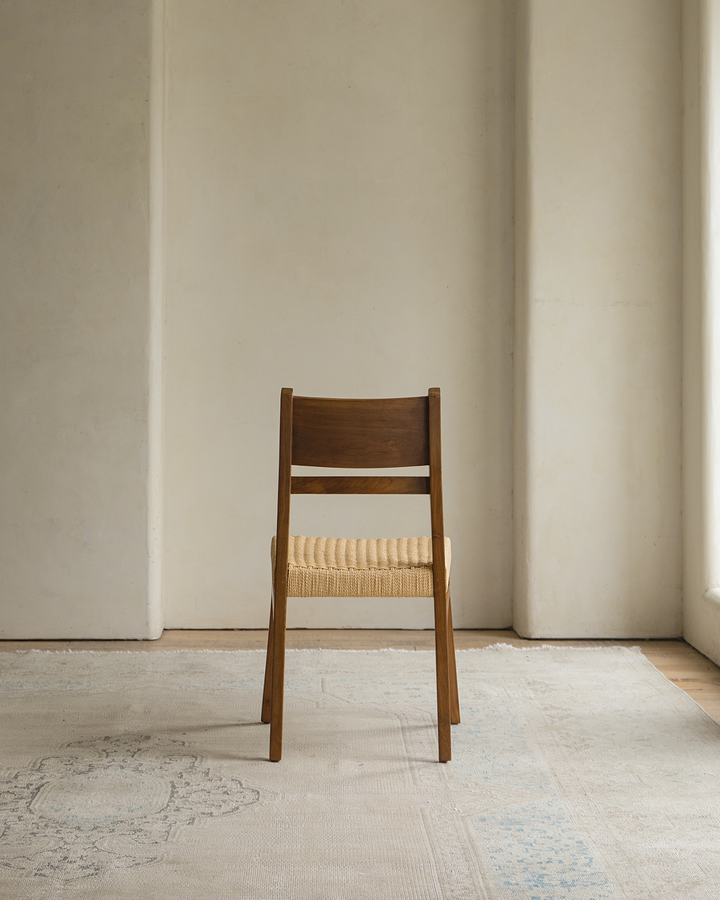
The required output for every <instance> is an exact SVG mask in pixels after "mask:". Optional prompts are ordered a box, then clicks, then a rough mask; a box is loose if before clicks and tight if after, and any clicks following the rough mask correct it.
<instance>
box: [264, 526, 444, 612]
mask: <svg viewBox="0 0 720 900" xmlns="http://www.w3.org/2000/svg"><path fill="white" fill-rule="evenodd" d="M275 547H276V538H274V537H273V539H272V544H271V549H270V555H271V558H272V566H273V573H274V572H275ZM450 552H451V551H450V538H448V537H446V538H445V585H446V587H447V586H449V584H450ZM287 589H288V597H432V596H433V572H432V540H431V538H429V537H416V538H376V539H368V538H357V539H350V538H326V537H304V536H302V535H290V541H289V544H288V575H287Z"/></svg>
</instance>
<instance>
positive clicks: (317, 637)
mask: <svg viewBox="0 0 720 900" xmlns="http://www.w3.org/2000/svg"><path fill="white" fill-rule="evenodd" d="M266 642H267V632H266V631H166V632H164V634H163V636H162V637H161V638H160V639H159V640H157V641H0V652H3V651H13V650H31V649H39V650H137V651H148V652H152V651H157V650H182V649H188V650H252V649H261V648H264V647H265V646H266ZM433 642H434V634H433V632H432V631H381V630H377V631H376V630H355V629H344V630H338V631H334V630H313V629H307V630H306V629H299V630H294V631H288V637H287V646H288V647H289V648H319V649H326V650H329V649H337V650H377V649H381V648H384V647H391V648H395V649H402V650H432V649H433V646H434V643H433ZM499 643H505V644H512V645H513V646H515V647H534V646H539V645H541V644H553V645H554V646H558V647H609V646H613V645H620V646H625V647H640V649H641V650H642V652H643V653H644V654H645V656H646V657H647V658H648V659H649V660H650V662H652V663H653V664H654V665H655V666H656V667H657V668H658V669H659V670H660V671H661V672H662V673H663V674H664V675H665V676H666V677H667V678H669V679H670V681H672V682H674V683H675V684H676V685H678V687H681V688H682V689H683V690H684V691H685V692H686V693H687V694H689V695H690V696H691V697H692V698H693V699H694V700H695V701H696V702H697V703H699V704H700V706H702V707H703V708H704V709H705V710H706V711H707V712H708V713H709V714H710V715H711V716H712V717H713V718H714V719H715V720H716V721H718V722H720V669H718V667H717V666H716V665H715V664H714V663H712V662H710V660H709V659H707V657H705V656H703V655H702V654H700V653H698V652H697V650H694V649H693V648H692V647H691V646H690V645H689V644H686V643H685V642H684V641H672V640H668V641H555V640H548V641H528V640H524V639H523V638H520V637H518V636H517V634H515V632H514V631H509V630H508V631H456V632H455V644H456V647H457V648H458V650H462V649H470V648H475V647H487V646H489V645H490V644H499Z"/></svg>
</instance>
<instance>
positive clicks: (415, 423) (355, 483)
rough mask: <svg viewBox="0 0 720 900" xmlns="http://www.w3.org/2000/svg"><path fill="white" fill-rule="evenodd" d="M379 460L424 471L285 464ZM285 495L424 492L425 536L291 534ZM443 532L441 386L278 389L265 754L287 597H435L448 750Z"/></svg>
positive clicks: (276, 756) (274, 711)
mask: <svg viewBox="0 0 720 900" xmlns="http://www.w3.org/2000/svg"><path fill="white" fill-rule="evenodd" d="M294 465H296V466H311V467H318V468H333V469H334V468H339V469H358V468H362V469H386V468H406V467H412V466H427V467H428V470H429V471H428V475H427V476H398V475H395V476H391V477H388V476H375V475H373V476H349V475H343V476H314V475H313V476H295V475H293V474H292V467H293V466H294ZM292 494H428V495H429V497H430V526H431V534H432V537H419V538H395V539H393V538H380V539H375V540H370V539H368V540H366V539H353V540H349V539H344V538H309V537H302V536H296V535H292V536H291V535H290V497H291V495H292ZM450 551H451V547H450V541H449V539H448V538H446V537H445V528H444V520H443V499H442V463H441V441H440V389H439V388H430V390H429V391H428V394H427V396H423V397H402V398H397V399H382V400H341V399H329V398H321V397H295V396H293V391H292V389H291V388H283V390H282V393H281V397H280V465H279V476H278V506H277V530H276V536H275V537H274V538H273V541H272V558H273V593H272V601H271V607H270V627H269V631H268V648H267V658H266V664H265V684H264V688H263V703H262V715H261V720H262V721H263V722H270V759H271V760H272V761H273V762H278V761H279V760H280V759H281V758H282V740H283V700H284V689H285V631H286V618H287V598H288V597H358V598H360V597H432V598H433V600H434V612H435V660H436V681H437V719H438V750H439V759H440V762H447V761H449V760H450V759H451V756H452V752H451V729H450V726H451V724H453V725H454V724H457V723H459V722H460V705H459V701H458V686H457V669H456V664H455V642H454V638H453V627H452V607H451V600H450Z"/></svg>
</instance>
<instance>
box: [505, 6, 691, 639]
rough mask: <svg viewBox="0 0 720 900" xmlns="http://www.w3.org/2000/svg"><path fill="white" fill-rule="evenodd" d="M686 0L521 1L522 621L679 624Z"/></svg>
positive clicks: (530, 627) (619, 632)
mask: <svg viewBox="0 0 720 900" xmlns="http://www.w3.org/2000/svg"><path fill="white" fill-rule="evenodd" d="M680 16H681V8H680V4H679V3H678V2H675V0H667V2H665V0H662V2H660V0H607V2H604V3H577V2H576V0H525V2H521V3H519V4H518V13H517V28H518V32H517V83H516V90H517V122H516V133H517V150H516V154H517V155H516V161H517V170H516V198H517V199H516V229H517V232H516V258H517V271H516V338H515V366H516V382H515V383H516V407H515V413H516V419H515V541H516V556H515V627H516V628H517V630H518V631H519V632H520V633H521V634H523V635H526V636H530V637H670V636H677V635H678V634H680V631H681V605H680V579H681V531H680V529H681V497H680V495H681V488H680V484H681V475H680V471H681V465H680V440H681V438H680V434H681V428H680V425H681V421H680V416H681V412H680V390H681V387H680V386H681V343H680V342H681V337H680V312H681V308H680V290H681V281H680V280H681V245H680V225H681V161H680V160H681V144H680V138H679V135H680V129H681V116H680V113H681V109H680V102H681V97H680V91H681V63H680V34H681V30H680V24H681V22H680Z"/></svg>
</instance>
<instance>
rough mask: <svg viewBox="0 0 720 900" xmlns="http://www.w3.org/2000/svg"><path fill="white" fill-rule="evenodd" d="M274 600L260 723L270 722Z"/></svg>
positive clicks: (271, 606) (271, 603)
mask: <svg viewBox="0 0 720 900" xmlns="http://www.w3.org/2000/svg"><path fill="white" fill-rule="evenodd" d="M274 605H275V598H274V597H272V598H271V599H270V625H269V626H268V642H267V655H266V657H265V683H264V684H263V699H262V713H261V714H260V721H261V722H269V721H270V709H271V704H272V667H273V606H274Z"/></svg>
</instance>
